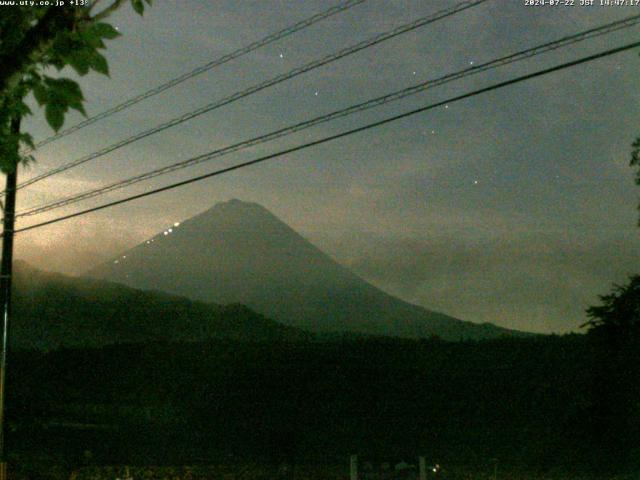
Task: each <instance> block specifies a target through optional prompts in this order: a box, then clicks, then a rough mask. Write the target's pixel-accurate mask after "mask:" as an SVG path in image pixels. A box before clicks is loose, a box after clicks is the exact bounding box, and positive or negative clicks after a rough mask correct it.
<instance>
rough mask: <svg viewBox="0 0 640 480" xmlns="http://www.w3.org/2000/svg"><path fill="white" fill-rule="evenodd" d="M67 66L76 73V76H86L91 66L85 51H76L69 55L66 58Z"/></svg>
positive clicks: (89, 58)
mask: <svg viewBox="0 0 640 480" xmlns="http://www.w3.org/2000/svg"><path fill="white" fill-rule="evenodd" d="M67 61H68V62H69V65H71V67H72V68H73V69H74V70H75V71H76V72H78V75H81V76H82V75H86V74H87V73H89V67H90V66H91V57H90V55H88V54H87V52H86V51H83V50H78V51H75V52H73V53H71V54H70V55H69V56H68V57H67Z"/></svg>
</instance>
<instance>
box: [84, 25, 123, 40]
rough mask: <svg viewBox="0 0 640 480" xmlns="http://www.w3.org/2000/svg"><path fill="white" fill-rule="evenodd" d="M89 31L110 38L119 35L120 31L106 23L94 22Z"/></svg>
mask: <svg viewBox="0 0 640 480" xmlns="http://www.w3.org/2000/svg"><path fill="white" fill-rule="evenodd" d="M90 30H91V32H92V33H95V34H96V35H97V36H98V37H100V38H106V39H107V40H112V39H114V38H117V37H119V36H120V33H119V32H118V31H117V30H116V29H115V28H113V27H112V26H111V25H109V24H108V23H96V24H95V25H93V26H92V27H91V29H90Z"/></svg>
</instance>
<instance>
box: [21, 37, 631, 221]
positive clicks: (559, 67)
mask: <svg viewBox="0 0 640 480" xmlns="http://www.w3.org/2000/svg"><path fill="white" fill-rule="evenodd" d="M639 46H640V42H634V43H630V44H627V45H624V46H621V47H617V48H613V49H610V50H605V51H603V52H600V53H596V54H594V55H589V56H587V57H582V58H580V59H578V60H573V61H571V62H566V63H563V64H560V65H556V66H555V67H550V68H546V69H544V70H538V71H537V72H534V73H529V74H527V75H522V76H519V77H516V78H513V79H511V80H507V81H504V82H500V83H496V84H493V85H490V86H488V87H484V88H481V89H478V90H474V91H472V92H469V93H465V94H462V95H458V96H456V97H452V98H449V99H447V100H442V101H440V102H436V103H432V104H430V105H427V106H424V107H420V108H417V109H415V110H410V111H408V112H405V113H401V114H398V115H394V116H392V117H387V118H385V119H383V120H379V121H377V122H373V123H369V124H367V125H364V126H362V127H358V128H354V129H351V130H347V131H345V132H341V133H338V134H335V135H330V136H328V137H324V138H321V139H319V140H314V141H312V142H307V143H304V144H301V145H298V146H296V147H292V148H288V149H286V150H281V151H279V152H276V153H272V154H269V155H265V156H262V157H259V158H256V159H254V160H250V161H247V162H243V163H239V164H236V165H233V166H230V167H226V168H222V169H220V170H216V171H213V172H210V173H207V174H204V175H199V176H197V177H192V178H190V179H187V180H183V181H180V182H176V183H172V184H170V185H166V186H164V187H160V188H156V189H154V190H149V191H147V192H144V193H139V194H137V195H131V196H129V197H126V198H123V199H120V200H116V201H113V202H109V203H105V204H102V205H98V206H96V207H92V208H88V209H86V210H81V211H79V212H75V213H72V214H69V215H63V216H61V217H57V218H54V219H51V220H47V221H44V222H40V223H37V224H34V225H29V226H28V227H23V228H20V229H17V230H15V233H20V232H26V231H28V230H33V229H35V228H40V227H44V226H46V225H51V224H54V223H58V222H61V221H64V220H68V219H70V218H75V217H79V216H82V215H86V214H89V213H92V212H96V211H98V210H103V209H105V208H109V207H113V206H116V205H120V204H123V203H128V202H131V201H133V200H137V199H139V198H144V197H148V196H150V195H155V194H157V193H161V192H165V191H168V190H172V189H174V188H178V187H181V186H184V185H188V184H191V183H195V182H198V181H201V180H205V179H207V178H211V177H215V176H219V175H223V174H225V173H229V172H232V171H235V170H239V169H242V168H245V167H249V166H252V165H256V164H258V163H262V162H265V161H267V160H271V159H273V158H277V157H281V156H283V155H287V154H289V153H294V152H298V151H300V150H304V149H307V148H310V147H314V146H316V145H321V144H324V143H327V142H331V141H333V140H337V139H339V138H343V137H347V136H349V135H353V134H355V133H360V132H364V131H366V130H370V129H372V128H376V127H379V126H382V125H386V124H388V123H391V122H395V121H397V120H400V119H403V118H406V117H410V116H412V115H416V114H418V113H422V112H426V111H428V110H432V109H434V108H437V107H440V106H443V105H446V104H450V103H455V102H458V101H460V100H464V99H467V98H471V97H475V96H477V95H481V94H483V93H487V92H491V91H494V90H498V89H500V88H504V87H507V86H509V85H514V84H516V83H520V82H523V81H526V80H530V79H532V78H536V77H540V76H543V75H548V74H550V73H553V72H557V71H560V70H564V69H566V68H570V67H574V66H576V65H580V64H583V63H587V62H591V61H594V60H597V59H600V58H604V57H608V56H610V55H614V54H617V53H620V52H624V51H627V50H630V49H632V48H636V47H639Z"/></svg>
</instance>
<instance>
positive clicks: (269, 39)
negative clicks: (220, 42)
mask: <svg viewBox="0 0 640 480" xmlns="http://www.w3.org/2000/svg"><path fill="white" fill-rule="evenodd" d="M365 1H367V0H347V1H346V2H342V3H340V4H338V5H336V6H334V7H331V8H329V9H327V10H325V11H323V12H320V13H317V14H315V15H313V16H311V17H309V18H306V19H304V20H301V21H300V22H298V23H295V24H294V25H291V26H289V27H287V28H284V29H282V30H280V31H278V32H275V33H272V34H270V35H267V36H266V37H264V38H262V39H260V40H257V41H255V42H253V43H250V44H249V45H247V46H245V47H242V48H239V49H237V50H235V51H233V52H231V53H228V54H226V55H224V56H222V57H219V58H216V59H215V60H212V61H210V62H208V63H205V64H204V65H200V66H199V67H196V68H194V69H193V70H191V71H189V72H186V73H183V74H182V75H180V76H178V77H175V78H173V79H171V80H169V81H168V82H165V83H163V84H161V85H158V86H156V87H154V88H151V89H149V90H147V91H146V92H143V93H141V94H139V95H136V96H135V97H131V98H129V99H127V100H125V101H124V102H122V103H119V104H118V105H116V106H114V107H111V108H109V109H108V110H104V111H103V112H100V113H98V114H96V115H94V116H93V117H89V118H87V119H86V120H83V121H82V122H80V123H78V124H76V125H73V126H72V127H69V128H67V129H65V130H62V131H60V132H58V133H56V134H55V135H52V136H50V137H48V138H45V139H44V140H42V141H40V142H38V143H36V145H35V148H39V147H42V146H44V145H47V144H48V143H51V142H54V141H56V140H59V139H60V138H62V137H66V136H67V135H69V134H71V133H74V132H77V131H78V130H81V129H83V128H85V127H87V126H89V125H91V124H93V123H96V122H98V121H100V120H102V119H104V118H107V117H110V116H111V115H113V114H114V113H118V112H121V111H122V110H126V109H127V108H129V107H131V106H133V105H135V104H136V103H140V102H141V101H143V100H146V99H147V98H150V97H153V96H155V95H158V94H159V93H162V92H164V91H165V90H168V89H170V88H173V87H175V86H176V85H178V84H180V83H182V82H185V81H187V80H189V79H191V78H193V77H196V76H198V75H200V74H202V73H205V72H208V71H209V70H212V69H213V68H216V67H219V66H220V65H223V64H225V63H227V62H230V61H231V60H235V59H236V58H239V57H242V56H244V55H246V54H248V53H251V52H253V51H254V50H257V49H259V48H262V47H264V46H266V45H269V44H270V43H273V42H275V41H277V40H281V39H283V38H285V37H288V36H289V35H292V34H294V33H296V32H299V31H300V30H303V29H305V28H307V27H310V26H311V25H313V24H315V23H318V22H320V21H321V20H324V19H326V18H329V17H331V16H333V15H336V14H337V13H340V12H343V11H345V10H348V9H350V8H352V7H355V6H356V5H359V4H361V3H363V2H365Z"/></svg>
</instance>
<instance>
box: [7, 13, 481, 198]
mask: <svg viewBox="0 0 640 480" xmlns="http://www.w3.org/2000/svg"><path fill="white" fill-rule="evenodd" d="M487 1H489V0H468V1H464V2H461V3H458V4H456V5H454V6H453V7H450V8H447V9H444V10H441V11H439V12H436V13H435V14H432V15H429V16H427V17H422V18H420V19H418V20H415V21H413V22H410V23H407V24H404V25H401V26H399V27H397V28H395V29H393V30H390V31H388V32H385V33H381V34H378V35H376V36H374V37H372V38H370V39H367V40H364V41H362V42H359V43H357V44H355V45H352V46H350V47H347V48H344V49H342V50H340V51H338V52H336V53H333V54H330V55H327V56H325V57H322V58H320V59H318V60H314V61H312V62H310V63H307V64H306V65H303V66H301V67H297V68H294V69H293V70H290V71H289V72H287V73H283V74H281V75H277V76H276V77H273V78H270V79H268V80H265V81H263V82H260V83H258V84H256V85H253V86H252V87H249V88H247V89H246V90H242V91H239V92H236V93H234V94H232V95H229V96H227V97H224V98H222V99H220V100H217V101H215V102H213V103H210V104H208V105H205V106H203V107H200V108H198V109H196V110H193V111H191V112H188V113H185V114H184V115H181V116H179V117H176V118H174V119H172V120H169V121H168V122H165V123H161V124H159V125H157V126H155V127H153V128H151V129H149V130H146V131H143V132H140V133H137V134H135V135H132V136H131V137H128V138H126V139H124V140H121V141H119V142H117V143H114V144H112V145H109V146H107V147H105V148H103V149H101V150H98V151H96V152H94V153H91V154H89V155H86V156H84V157H81V158H79V159H77V160H74V161H72V162H69V163H66V164H64V165H61V166H59V167H56V168H53V169H51V170H49V171H47V172H44V173H42V174H40V175H38V176H36V177H33V178H30V179H29V180H26V181H24V182H22V183H20V184H18V186H17V188H24V187H26V186H28V185H32V184H34V183H36V182H39V181H40V180H44V179H45V178H48V177H51V176H53V175H57V174H58V173H61V172H64V171H66V170H69V169H71V168H74V167H77V166H78V165H82V164H83V163H86V162H89V161H91V160H95V159H96V158H99V157H102V156H103V155H106V154H108V153H111V152H113V151H114V150H117V149H119V148H122V147H124V146H126V145H129V144H131V143H133V142H136V141H138V140H142V139H143V138H146V137H149V136H151V135H154V134H156V133H159V132H162V131H164V130H166V129H168V128H171V127H174V126H176V125H179V124H181V123H183V122H186V121H187V120H191V119H192V118H195V117H198V116H200V115H203V114H205V113H208V112H211V111H212V110H215V109H217V108H220V107H223V106H225V105H228V104H230V103H233V102H235V101H237V100H240V99H242V98H245V97H248V96H249V95H253V94H254V93H257V92H259V91H262V90H264V89H266V88H269V87H272V86H274V85H277V84H279V83H282V82H284V81H287V80H290V79H292V78H294V77H297V76H298V75H302V74H303V73H306V72H309V71H311V70H314V69H316V68H319V67H321V66H323V65H326V64H328V63H331V62H335V61H336V60H339V59H341V58H344V57H346V56H348V55H352V54H354V53H356V52H359V51H361V50H364V49H366V48H370V47H373V46H374V45H377V44H379V43H382V42H384V41H387V40H390V39H392V38H394V37H397V36H398V35H402V34H404V33H407V32H410V31H412V30H415V29H417V28H420V27H423V26H425V25H428V24H430V23H434V22H436V21H438V20H442V19H445V18H447V17H450V16H452V15H455V14H457V13H459V12H462V11H464V10H466V9H468V8H472V7H475V6H477V5H480V4H482V3H485V2H487Z"/></svg>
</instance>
